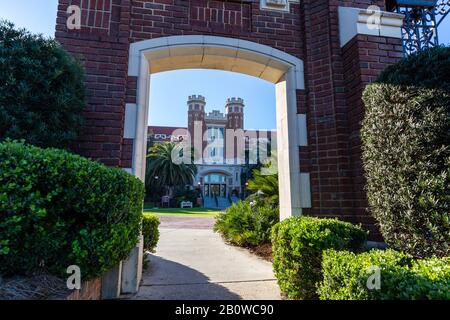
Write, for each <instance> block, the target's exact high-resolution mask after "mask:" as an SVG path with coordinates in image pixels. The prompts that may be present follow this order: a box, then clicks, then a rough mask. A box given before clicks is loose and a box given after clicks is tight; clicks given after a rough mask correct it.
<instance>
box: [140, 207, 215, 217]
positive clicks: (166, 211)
mask: <svg viewBox="0 0 450 320" xmlns="http://www.w3.org/2000/svg"><path fill="white" fill-rule="evenodd" d="M144 213H151V214H155V215H157V216H160V217H187V216H189V217H201V218H202V217H216V216H218V215H219V214H221V213H222V212H221V211H218V210H214V209H207V208H192V209H191V208H185V209H181V208H160V209H154V208H145V209H144Z"/></svg>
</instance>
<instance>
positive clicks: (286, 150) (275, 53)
mask: <svg viewBox="0 0 450 320" xmlns="http://www.w3.org/2000/svg"><path fill="white" fill-rule="evenodd" d="M216 56H217V57H219V59H216ZM208 59H209V60H208ZM223 61H225V63H223ZM242 62H244V63H242ZM248 63H250V64H252V63H253V66H255V67H257V68H258V67H259V68H263V69H264V70H267V71H268V72H266V73H265V72H260V73H257V74H256V75H255V74H253V75H254V76H258V75H259V77H260V78H262V79H265V80H267V81H271V82H272V83H274V84H276V100H277V106H276V108H277V132H278V133H279V136H278V138H277V146H278V148H277V149H278V162H279V166H278V168H279V170H278V173H279V179H280V186H281V187H280V213H281V218H282V219H284V218H287V217H290V216H292V215H300V214H301V212H302V208H307V207H309V206H310V205H309V204H308V201H304V202H303V203H302V199H305V198H307V197H308V196H309V193H310V190H302V189H303V188H304V187H305V186H306V184H305V183H302V182H301V174H300V172H301V170H300V159H299V147H300V146H301V145H305V144H307V142H305V139H304V137H305V135H306V134H305V132H304V131H305V128H306V123H305V121H300V120H302V119H300V120H299V116H298V114H297V90H300V89H304V85H305V83H304V74H303V62H302V61H301V60H300V59H298V58H297V57H294V56H292V55H290V54H287V53H285V52H282V51H280V50H278V49H275V48H271V47H269V46H266V45H261V44H258V43H254V42H251V41H247V40H241V39H236V38H225V37H215V36H202V35H192V36H173V37H162V38H156V39H151V40H144V41H141V42H137V43H134V44H132V45H131V47H130V57H129V75H130V76H137V77H138V87H137V104H136V113H137V114H136V117H135V119H136V126H135V139H134V143H133V174H134V175H136V176H137V177H139V178H141V179H142V180H144V177H145V156H146V141H147V130H146V126H147V119H148V109H149V106H148V104H149V88H150V74H151V73H153V72H162V71H169V70H179V69H183V68H204V69H221V70H229V71H234V72H238V73H244V74H252V72H254V70H249V69H246V68H245V66H246V65H247V64H248ZM227 68H230V69H227ZM260 71H262V69H260ZM301 118H303V120H305V119H306V117H305V116H302V117H301ZM302 137H303V138H302ZM299 195H300V196H299Z"/></svg>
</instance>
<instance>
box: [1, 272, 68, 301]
mask: <svg viewBox="0 0 450 320" xmlns="http://www.w3.org/2000/svg"><path fill="white" fill-rule="evenodd" d="M68 294H69V291H68V289H67V286H66V282H65V281H64V280H63V279H61V278H58V277H55V276H51V275H48V274H38V275H34V276H31V277H22V276H16V277H11V278H0V300H54V299H56V300H59V299H64V298H65V297H66V296H67V295H68Z"/></svg>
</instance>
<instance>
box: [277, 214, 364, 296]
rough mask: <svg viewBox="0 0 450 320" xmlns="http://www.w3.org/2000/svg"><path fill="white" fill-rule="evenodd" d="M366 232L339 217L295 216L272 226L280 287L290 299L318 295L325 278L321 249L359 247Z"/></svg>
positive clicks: (352, 248)
mask: <svg viewBox="0 0 450 320" xmlns="http://www.w3.org/2000/svg"><path fill="white" fill-rule="evenodd" d="M366 237H367V233H366V232H365V231H363V230H362V228H361V227H360V226H355V225H353V224H351V223H347V222H342V221H338V220H336V219H319V218H313V217H305V216H303V217H294V218H290V219H287V220H284V221H282V222H280V223H278V224H277V225H275V226H274V227H273V229H272V245H273V259H274V262H273V268H274V271H275V276H276V277H277V279H278V284H279V286H280V288H281V291H282V292H283V293H285V294H286V295H287V296H288V297H289V298H290V299H316V298H317V294H316V284H317V283H318V282H320V281H321V279H322V271H321V262H322V251H324V250H326V249H336V250H345V249H350V250H359V249H361V248H362V246H363V245H364V243H365V241H366Z"/></svg>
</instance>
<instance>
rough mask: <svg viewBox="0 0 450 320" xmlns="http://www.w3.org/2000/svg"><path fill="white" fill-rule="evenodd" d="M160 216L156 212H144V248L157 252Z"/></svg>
mask: <svg viewBox="0 0 450 320" xmlns="http://www.w3.org/2000/svg"><path fill="white" fill-rule="evenodd" d="M159 224H160V221H159V217H157V216H155V215H154V214H148V213H144V217H143V220H142V234H143V236H144V249H145V250H147V251H150V252H155V249H156V245H157V244H158V240H159V230H158V227H159Z"/></svg>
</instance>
